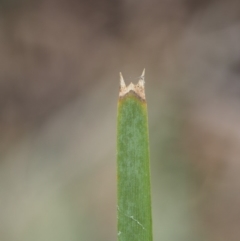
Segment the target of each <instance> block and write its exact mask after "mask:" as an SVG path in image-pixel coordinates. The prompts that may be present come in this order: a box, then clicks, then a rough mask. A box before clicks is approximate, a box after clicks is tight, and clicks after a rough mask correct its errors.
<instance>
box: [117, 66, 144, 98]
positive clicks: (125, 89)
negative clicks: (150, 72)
mask: <svg viewBox="0 0 240 241" xmlns="http://www.w3.org/2000/svg"><path fill="white" fill-rule="evenodd" d="M144 84H145V69H143V72H142V75H141V76H140V77H139V80H138V83H137V84H136V85H134V84H133V83H132V82H131V83H130V84H129V85H128V86H126V84H125V82H124V79H123V76H122V73H121V72H120V92H119V97H123V96H124V95H126V94H127V93H129V92H130V91H133V92H134V93H135V94H136V95H137V96H138V97H139V98H140V99H142V100H145V99H146V98H145V88H144Z"/></svg>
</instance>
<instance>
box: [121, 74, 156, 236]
mask: <svg viewBox="0 0 240 241" xmlns="http://www.w3.org/2000/svg"><path fill="white" fill-rule="evenodd" d="M144 73H145V71H143V74H142V76H141V77H140V79H139V82H138V84H137V85H134V84H132V83H131V84H130V85H129V86H127V87H126V85H125V82H124V80H123V77H122V75H121V73H120V93H119V101H118V117H117V178H118V179H117V180H118V206H117V209H118V241H152V213H151V186H150V168H149V140H148V139H149V138H148V118H147V104H146V99H145V89H144Z"/></svg>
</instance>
